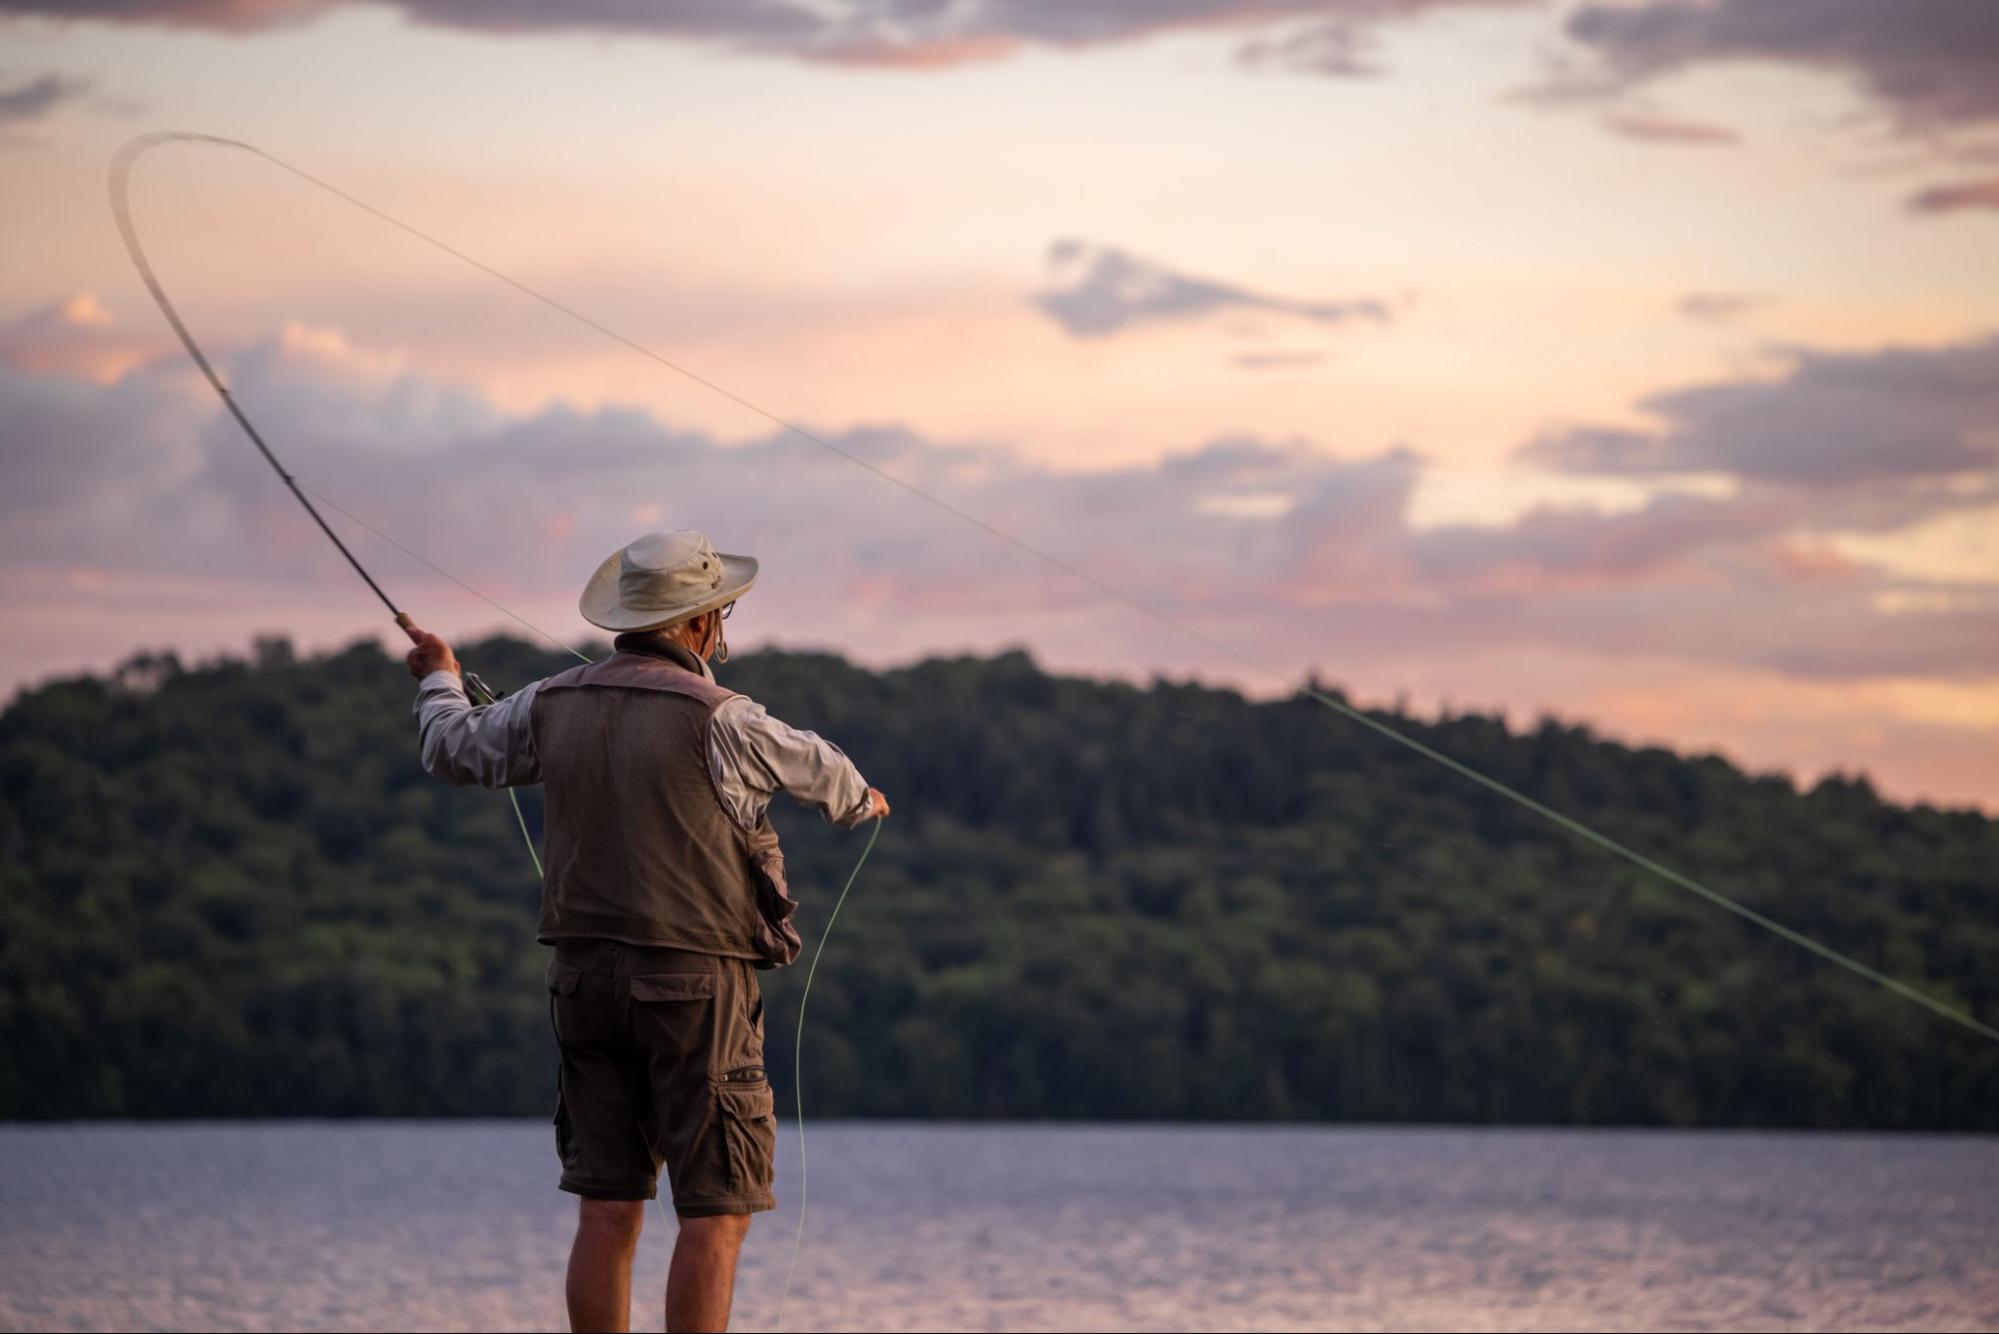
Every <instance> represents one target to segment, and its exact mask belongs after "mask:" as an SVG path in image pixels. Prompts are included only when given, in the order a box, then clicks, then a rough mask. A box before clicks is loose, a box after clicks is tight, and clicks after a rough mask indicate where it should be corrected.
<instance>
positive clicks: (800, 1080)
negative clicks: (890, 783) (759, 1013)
mask: <svg viewBox="0 0 1999 1334" xmlns="http://www.w3.org/2000/svg"><path fill="white" fill-rule="evenodd" d="M881 832H882V822H881V821H880V820H876V821H875V822H874V828H873V829H872V830H870V831H869V833H868V842H867V846H866V847H863V848H862V849H861V859H860V860H859V861H857V862H855V863H854V869H853V870H851V871H849V872H847V883H846V884H844V885H842V886H841V887H840V897H839V898H837V899H834V900H833V911H832V912H831V913H829V914H827V917H826V925H825V926H823V927H821V928H820V929H819V945H818V947H817V948H816V949H814V950H813V951H812V963H811V964H810V965H809V966H808V967H807V968H806V970H805V988H804V990H802V991H800V992H799V993H798V1022H797V1024H796V1025H795V1026H794V1027H793V1029H792V1035H791V1093H792V1096H793V1097H794V1098H796V1099H797V1100H798V1228H797V1230H796V1231H794V1232H793V1233H792V1234H791V1263H790V1264H788V1265H786V1266H785V1269H784V1294H783V1295H782V1296H780V1297H779V1298H778V1299H777V1327H778V1329H780V1330H782V1329H783V1328H784V1308H785V1307H786V1306H788V1305H789V1304H790V1302H791V1280H792V1279H793V1278H794V1277H796V1276H797V1274H798V1253H799V1251H800V1250H802V1249H804V1246H805V1184H806V1179H805V1004H806V1002H807V1001H809V1000H811V999H812V979H813V978H815V977H817V976H818V975H819V956H821V955H822V954H824V953H825V952H826V942H827V941H828V940H831V939H832V938H833V923H835V922H837V921H839V920H840V907H841V905H842V904H844V903H845V902H846V901H847V891H849V890H851V889H852V888H853V887H854V878H855V877H856V876H858V875H860V873H861V867H863V866H865V865H866V864H867V860H868V854H869V853H870V852H873V851H874V850H875V840H876V839H878V838H880V837H881Z"/></svg>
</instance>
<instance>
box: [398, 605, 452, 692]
mask: <svg viewBox="0 0 1999 1334" xmlns="http://www.w3.org/2000/svg"><path fill="white" fill-rule="evenodd" d="M396 624H397V625H400V626H402V628H403V633H404V634H406V635H408V636H409V637H410V643H412V644H414V645H416V647H415V648H413V649H411V650H410V651H409V655H408V656H407V657H405V658H404V659H403V661H405V662H407V663H408V664H409V669H410V675H411V676H414V677H415V678H416V679H417V680H419V681H421V680H423V678H424V677H426V676H429V675H430V674H431V673H432V672H457V671H458V670H459V668H458V655H457V654H455V653H453V652H452V651H451V645H449V644H447V643H445V642H444V641H443V640H442V639H439V638H438V637H437V636H436V635H434V634H432V633H431V632H430V631H428V630H426V629H424V628H423V627H422V626H420V625H418V624H417V623H416V622H415V621H412V620H411V619H410V618H409V617H408V616H402V617H399V618H398V619H397V621H396Z"/></svg>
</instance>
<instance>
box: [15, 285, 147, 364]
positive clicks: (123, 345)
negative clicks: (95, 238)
mask: <svg viewBox="0 0 1999 1334" xmlns="http://www.w3.org/2000/svg"><path fill="white" fill-rule="evenodd" d="M167 346H168V343H167V340H166V339H165V338H163V337H142V336H139V335H135V334H133V333H132V332H130V331H128V330H126V329H125V328H123V327H122V326H121V325H120V324H119V322H118V320H117V318H116V317H115V316H114V315H113V314H112V313H111V311H110V310H108V309H107V308H106V307H105V306H104V305H103V304H102V303H101V302H99V301H98V299H97V298H96V297H95V296H93V295H91V294H90V293H89V292H81V293H78V294H77V295H76V296H73V297H70V298H69V299H68V300H66V301H58V302H56V303H54V304H53V305H48V306H43V307H41V308H40V309H38V310H31V311H29V312H28V313H27V314H25V315H23V316H21V317H19V318H18V319H14V320H10V321H8V322H6V323H3V324H0V363H4V364H5V365H8V366H13V367H15V368H17V369H20V370H25V371H28V372H31V373H34V374H40V375H51V374H53V375H73V376H80V377H83V378H85V379H90V380H96V381H98V382H99V383H105V384H108V383H110V382H111V381H113V380H116V379H117V378H118V377H119V376H121V375H123V374H124V373H125V372H126V371H128V370H130V369H131V368H132V367H134V366H136V365H138V364H139V363H140V362H142V361H144V360H146V359H147V358H148V357H152V356H156V355H158V354H159V353H160V352H162V351H164V350H166V349H167Z"/></svg>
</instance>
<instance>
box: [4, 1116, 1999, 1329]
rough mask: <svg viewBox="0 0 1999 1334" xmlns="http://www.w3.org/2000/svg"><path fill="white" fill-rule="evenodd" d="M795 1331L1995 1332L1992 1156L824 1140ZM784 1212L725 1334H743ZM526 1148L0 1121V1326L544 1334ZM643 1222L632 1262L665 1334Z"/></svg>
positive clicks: (533, 1168)
mask: <svg viewBox="0 0 1999 1334" xmlns="http://www.w3.org/2000/svg"><path fill="white" fill-rule="evenodd" d="M810 1148H811V1153H812V1171H813V1178H812V1211H811V1222H810V1226H809V1229H808V1232H807V1237H806V1249H805V1258H804V1260H803V1262H802V1265H801V1268H800V1272H799V1279H798V1284H797V1287H796V1289H795V1290H794V1292H793V1296H792V1310H791V1316H790V1320H789V1323H790V1325H791V1326H792V1328H794V1329H897V1330H900V1329H1046V1330H1085V1329H1088V1330H1094V1329H1209V1330H1232V1329H1328V1328H1333V1329H1588V1328H1599V1329H1603V1328H1608V1329H1661V1328H1671V1329H1835V1328H1836V1329H1904V1328H1907V1329H1917V1328H1921V1329H1992V1328H1994V1327H1999V1141H1993V1140H1980V1139H1919V1138H1892V1137H1871V1136H1865V1137H1863V1136H1802V1135H1761V1134H1758V1135H1748V1134H1719V1133H1693V1134H1678V1133H1657V1132H1602V1131H1595V1132H1588V1131H1495V1130H1479V1131H1460V1130H1403V1129H1395V1130H1388V1129H1321V1128H1310V1129H1305V1128H1267V1129H1243V1128H1235V1127H1144V1128H1140V1127H1129V1126H1094V1127H1092V1126H1032V1127H1022V1126H997V1125H944V1126H938V1125H924V1126H904V1125H858V1124H848V1125H838V1124H830V1125H819V1126H815V1127H813V1129H812V1142H811V1145H810ZM796 1165H797V1158H796V1145H795V1144H794V1143H790V1142H787V1143H786V1144H785V1153H784V1156H783V1161H782V1164H781V1168H780V1171H781V1173H782V1177H781V1180H780V1186H779V1189H780V1195H781V1196H784V1197H785V1198H786V1200H787V1207H786V1208H785V1209H784V1210H781V1211H779V1212H778V1213H776V1214H767V1215H764V1216H763V1217H762V1218H760V1219H759V1220H758V1222H757V1225H756V1227H755V1228H754V1229H753V1231H752V1232H751V1234H750V1241H749V1245H748V1249H747V1251H746V1254H745V1262H744V1267H743V1272H742V1277H741V1283H740V1286H739V1288H738V1297H737V1306H736V1316H737V1318H736V1327H737V1328H739V1329H763V1328H769V1327H770V1325H771V1323H772V1321H773V1320H774V1318H775V1316H776V1314H777V1311H776V1307H777V1297H778V1289H779V1286H780V1284H781V1282H782V1280H783V1266H784V1262H785V1259H786V1257H787V1255H788V1253H789V1249H790V1227H791V1222H792V1219H793V1218H794V1215H793V1213H792V1212H791V1208H792V1206H794V1205H795V1200H796V1182H797V1176H796ZM554 1174H555V1169H554V1156H553V1151H552V1149H551V1146H550V1136H549V1133H548V1128H547V1127H546V1126H545V1125H541V1124H533V1123H522V1122H429V1123H422V1124H413V1123H407V1122H361V1123H351V1122H350V1123H331V1124H329V1123H284V1124H243V1125H195V1126H143V1127H142V1126H118V1125H110V1126H64V1127H0V1204H4V1206H5V1207H4V1209H0V1326H5V1327H7V1328H11V1329H23V1328H25V1329H87V1328H109V1329H187V1328H193V1329H249V1330H264V1329H384V1330H388V1329H395V1330H423V1329H558V1328H561V1327H563V1318H562V1306H561V1274H562V1264H563V1260H564V1256H565V1250H566V1247H567V1243H568V1234H569V1227H570V1223H571V1220H572V1217H573V1208H574V1203H573V1201H571V1200H570V1199H569V1197H567V1196H564V1195H561V1194H558V1193H557V1192H556V1191H555V1189H554V1188H553V1182H554ZM669 1237H670V1226H669V1225H667V1224H665V1223H663V1222H662V1221H661V1220H660V1219H659V1218H658V1217H657V1216H656V1215H655V1216H654V1218H653V1219H652V1223H651V1226H650V1227H649V1228H648V1230H647V1234H646V1238H645V1243H644V1248H643V1250H642V1253H641V1257H640V1268H641V1277H640V1280H639V1283H638V1285H637V1286H638V1290H639V1291H638V1295H637V1296H636V1297H635V1302H636V1303H637V1304H638V1306H639V1310H638V1312H637V1317H638V1318H637V1320H636V1321H635V1323H636V1325H637V1327H639V1328H648V1327H649V1328H653V1329H657V1328H658V1327H659V1318H658V1315H657V1307H656V1305H655V1303H656V1301H657V1290H658V1286H659V1284H660V1283H661V1282H663V1280H664V1275H665V1247H666V1243H667V1241H668V1239H669Z"/></svg>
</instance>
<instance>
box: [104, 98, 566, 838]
mask: <svg viewBox="0 0 1999 1334" xmlns="http://www.w3.org/2000/svg"><path fill="white" fill-rule="evenodd" d="M174 139H183V140H185V139H193V140H206V141H208V142H212V143H217V144H226V145H228V146H230V147H232V148H247V147H249V145H247V144H239V143H237V142H236V141H235V140H233V139H219V138H215V137H214V136H212V135H196V134H149V135H143V136H141V137H140V138H137V139H134V140H132V141H130V142H129V143H127V144H125V145H124V147H122V148H120V149H119V150H118V153H117V156H115V157H114V158H112V160H111V179H110V187H111V216H112V218H113V219H114V220H115V221H116V222H117V224H118V236H119V239H121V240H122V241H124V243H125V253H126V254H127V255H130V256H131V258H132V267H133V268H135V269H137V270H138V271H139V277H140V279H141V280H142V281H144V283H145V284H146V290H147V291H148V292H150V293H152V297H153V302H154V304H155V305H157V306H158V307H159V308H160V314H162V315H164V316H166V318H167V324H168V325H169V326H170V327H171V328H172V329H173V331H174V336H175V337H177V338H179V339H180V344H181V346H182V347H184V348H186V349H187V355H188V357H189V358H190V359H191V360H192V361H193V362H194V365H195V368H196V369H197V370H199V371H200V372H201V374H202V378H203V379H205V380H207V381H208V384H209V387H210V388H211V389H213V390H214V391H215V393H216V396H217V397H218V398H220V399H221V400H222V406H223V407H225V408H227V409H229V415H230V416H231V417H232V418H234V419H235V422H236V424H237V425H238V426H240V427H242V428H243V434H244V435H247V436H249V437H250V443H251V444H253V445H255V446H256V447H257V452H258V453H259V454H261V455H263V456H264V462H266V463H268V464H270V465H271V471H272V472H274V473H276V474H277V475H278V480H279V481H281V482H283V483H284V484H285V489H286V490H287V491H290V492H291V493H292V499H294V500H296V501H298V503H299V504H300V505H302V506H304V507H305V512H306V513H307V514H310V515H311V516H312V521H313V522H314V523H316V524H318V525H319V531H320V532H322V533H324V534H326V540H327V541H329V542H331V543H333V545H334V548H335V549H336V550H338V551H339V552H340V554H341V556H343V557H344V558H345V559H346V561H347V563H348V565H350V566H352V567H353V570H354V573H356V574H358V575H360V576H361V582H362V583H364V584H366V585H368V591H369V592H371V593H373V594H374V595H375V596H376V597H377V598H378V599H380V601H381V603H382V605H383V606H384V607H387V608H388V609H389V615H391V616H393V617H394V618H395V621H396V624H397V625H399V626H401V627H402V630H403V633H404V634H406V635H408V636H409V637H410V639H411V640H412V641H414V640H415V639H416V636H417V627H416V622H415V621H414V620H412V619H411V618H410V614H409V613H408V612H406V611H404V610H403V609H402V608H401V607H398V606H397V605H396V604H395V601H394V600H393V599H392V598H390V597H389V595H388V593H386V592H385V591H383V588H382V585H381V584H380V583H379V582H377V581H376V579H375V576H374V575H372V574H370V573H368V567H367V566H365V565H363V564H362V563H361V561H360V558H359V557H357V556H355V554H354V553H353V551H352V550H350V549H349V548H348V546H347V544H346V543H345V542H343V541H342V540H341V538H340V534H339V533H336V532H334V531H333V525H331V524H329V523H328V522H327V521H326V516H325V515H323V514H321V513H320V512H319V507H318V506H317V505H314V504H313V503H312V498H311V497H310V496H308V495H306V493H305V490H304V488H302V487H300V486H299V484H298V478H297V477H295V476H293V475H292V473H291V470H290V469H288V468H286V467H285V465H284V464H283V463H282V462H281V461H279V459H278V456H277V453H276V451H274V450H273V449H272V448H271V447H270V445H269V444H268V443H266V441H265V440H264V436H263V433H262V432H260V431H259V430H258V429H257V427H256V423H254V422H252V421H251V420H250V417H249V414H248V413H246V412H244V411H243V408H242V405H240V404H239V403H237V401H236V396H235V395H234V394H232V393H230V392H229V386H228V385H226V384H224V383H223V382H222V377H221V376H220V375H217V374H216V373H215V367H214V366H213V365H211V364H210V363H209V360H208V357H207V356H206V355H204V354H203V352H202V350H201V345H200V344H199V343H197V342H195V341H194V335H193V334H192V333H190V332H189V331H188V327H187V324H186V323H185V322H184V321H183V320H182V319H181V317H180V312H179V311H178V310H176V309H175V308H174V303H173V300H172V298H170V297H169V296H168V295H167V290H166V288H164V287H162V286H161V285H160V280H159V276H158V275H157V274H155V273H154V272H153V266H152V262H151V261H150V260H148V259H147V258H146V248H145V246H144V245H142V244H140V242H139V232H138V229H137V228H135V227H134V226H133V225H132V209H131V201H130V197H129V190H128V187H129V184H130V178H131V174H132V163H133V162H134V161H136V160H137V159H138V157H139V155H140V154H141V153H144V152H145V151H146V150H147V149H149V148H153V147H155V146H157V145H159V144H161V143H165V142H168V141H169V140H174ZM459 667H460V671H461V674H462V676H463V678H464V681H465V688H466V690H467V691H468V692H469V693H471V694H472V695H473V697H474V698H475V699H476V698H479V697H481V696H483V697H484V698H483V699H482V700H481V702H482V703H486V704H491V703H493V702H495V701H496V700H498V699H499V698H500V692H498V691H495V690H493V689H492V688H490V687H489V686H487V684H486V683H485V682H484V681H483V680H481V679H480V677H479V675H478V673H476V672H473V671H471V670H469V669H467V668H465V666H464V664H463V663H460V664H459ZM510 795H511V794H510ZM517 804H518V803H517ZM530 846H532V845H530ZM536 860H537V869H538V868H539V858H538V857H537V859H536Z"/></svg>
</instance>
